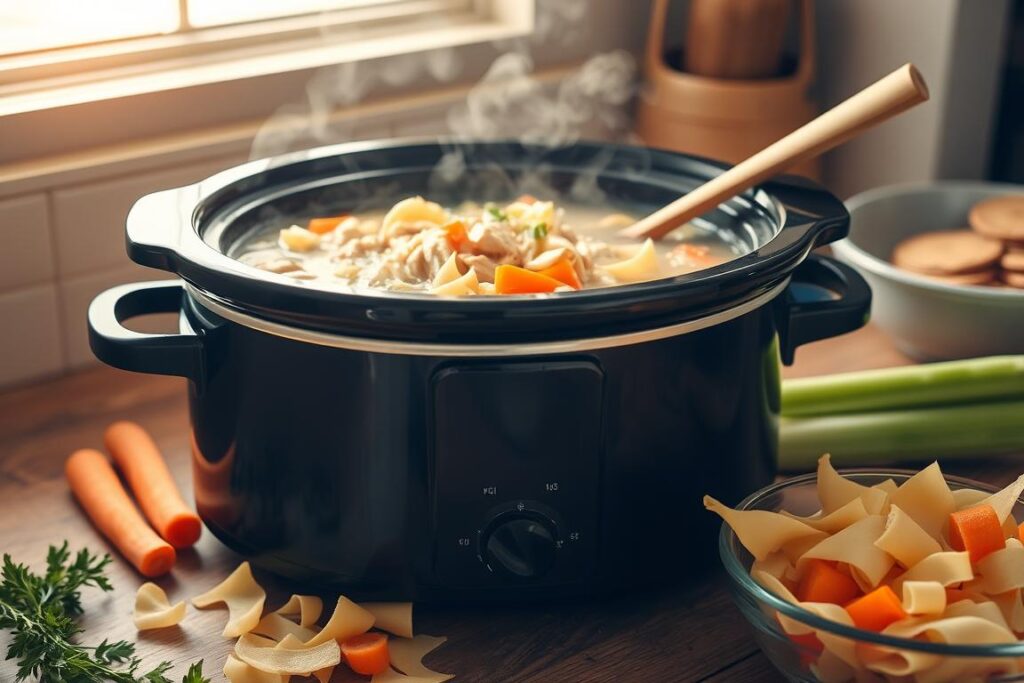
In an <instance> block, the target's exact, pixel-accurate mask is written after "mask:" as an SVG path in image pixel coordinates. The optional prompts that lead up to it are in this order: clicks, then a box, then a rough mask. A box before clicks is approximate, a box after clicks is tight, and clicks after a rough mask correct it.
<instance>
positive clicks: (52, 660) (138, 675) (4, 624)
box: [0, 541, 210, 683]
mask: <svg viewBox="0 0 1024 683" xmlns="http://www.w3.org/2000/svg"><path fill="white" fill-rule="evenodd" d="M108 564H110V556H109V555H103V556H99V555H94V554H93V553H90V552H89V551H88V550H87V549H82V550H79V551H78V552H77V553H75V555H74V557H73V558H72V555H71V551H70V550H69V549H68V543H67V541H65V542H64V543H63V544H62V545H60V546H59V547H57V546H50V549H49V552H48V553H47V555H46V573H45V574H44V575H42V576H40V575H38V574H35V573H33V572H32V571H31V570H29V568H28V567H27V566H26V565H24V564H18V563H15V562H14V560H12V559H11V556H10V555H8V554H6V553H5V554H4V556H3V565H2V567H0V630H6V631H10V632H11V635H12V638H11V642H10V644H9V645H8V646H7V659H14V660H16V661H17V664H18V673H17V677H16V679H15V680H17V681H19V682H20V681H25V680H28V679H29V678H35V679H39V680H42V681H46V682H47V683H106V682H109V683H172V682H171V679H169V678H168V677H167V676H166V674H167V672H168V671H169V670H170V668H171V663H170V662H160V663H159V664H158V665H157V666H156V667H154V668H153V669H151V670H149V671H144V672H143V671H140V669H141V668H142V662H141V661H140V659H139V658H138V657H137V656H136V655H135V645H134V643H130V642H128V641H126V640H119V641H115V642H107V641H106V640H104V641H103V642H101V643H100V644H99V645H96V646H85V645H79V644H78V643H75V642H74V638H75V636H77V635H78V634H80V633H81V632H82V629H80V628H79V627H78V626H77V624H76V623H75V621H74V617H76V616H78V615H80V614H81V613H82V602H81V594H80V589H82V588H84V587H88V586H92V587H95V588H99V589H100V590H102V591H110V590H113V586H111V585H110V582H109V581H108V580H107V578H106V576H105V574H104V570H105V569H106V567H107V565H108ZM182 683H210V681H209V679H207V678H204V677H203V666H202V662H201V661H200V662H197V663H196V664H193V665H192V666H191V667H190V668H189V670H188V673H186V674H185V677H184V679H183V682H182Z"/></svg>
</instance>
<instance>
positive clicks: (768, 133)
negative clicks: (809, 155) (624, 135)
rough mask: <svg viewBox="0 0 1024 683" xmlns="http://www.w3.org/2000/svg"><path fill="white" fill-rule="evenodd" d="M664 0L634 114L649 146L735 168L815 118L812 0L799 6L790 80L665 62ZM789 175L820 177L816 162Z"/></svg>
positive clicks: (655, 10) (659, 0)
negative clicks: (699, 70)
mask: <svg viewBox="0 0 1024 683" xmlns="http://www.w3.org/2000/svg"><path fill="white" fill-rule="evenodd" d="M668 3H669V0H655V1H654V4H653V7H652V12H651V23H650V27H649V29H648V36H647V50H646V57H645V60H644V69H645V74H646V80H647V85H646V88H645V93H644V96H643V97H641V99H640V103H639V105H638V108H637V119H636V133H637V135H638V136H639V137H640V138H641V139H642V140H643V142H644V143H645V144H647V145H649V146H651V147H661V148H665V149H672V150H676V151H680V152H686V153H688V154H696V155H698V156H704V157H709V158H711V159H718V160H720V161H727V162H730V163H737V162H739V161H742V160H743V159H746V158H747V157H749V156H750V155H752V154H753V153H755V152H757V151H759V150H760V149H762V148H764V147H767V146H768V145H770V144H771V143H773V142H775V141H776V140H778V139H779V138H781V137H783V136H784V135H786V134H787V133H790V132H792V131H793V130H795V129H796V128H799V127H800V126H801V125H803V124H804V123H807V122H808V121H810V120H811V119H812V118H814V116H815V114H816V113H817V107H816V106H815V104H814V103H813V102H812V101H811V99H810V97H809V93H808V91H809V89H810V86H811V81H812V80H813V78H814V62H815V50H814V6H813V0H801V2H800V5H799V6H800V55H799V62H798V64H797V67H796V69H795V70H794V71H793V73H792V74H790V75H788V76H785V77H781V78H762V79H753V80H739V79H716V78H708V77H705V76H699V75H696V74H691V73H686V72H683V71H679V70H677V69H674V68H672V67H671V66H669V65H668V64H667V63H666V61H665V50H664V36H665V21H666V15H667V14H668ZM793 172H794V173H798V174H801V175H806V176H809V177H812V178H817V177H818V176H819V173H820V167H819V162H818V160H816V159H815V160H811V161H808V162H805V163H803V164H801V165H799V166H797V167H796V168H794V169H793Z"/></svg>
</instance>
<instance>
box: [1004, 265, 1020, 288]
mask: <svg viewBox="0 0 1024 683" xmlns="http://www.w3.org/2000/svg"><path fill="white" fill-rule="evenodd" d="M1000 277H1001V278H1002V280H1003V282H1004V283H1005V284H1007V285H1009V286H1011V287H1014V288H1015V289H1024V273H1011V272H1010V271H1008V270H1004V271H1003V272H1002V274H1001V275H1000Z"/></svg>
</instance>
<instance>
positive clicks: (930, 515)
mask: <svg viewBox="0 0 1024 683" xmlns="http://www.w3.org/2000/svg"><path fill="white" fill-rule="evenodd" d="M889 502H890V503H891V504H892V505H896V506H898V507H899V508H900V509H901V510H903V511H904V512H906V513H907V514H908V515H910V518H911V519H913V520H914V521H915V522H917V523H918V525H919V526H920V527H921V528H922V529H924V530H925V531H927V532H928V533H929V534H930V535H931V536H932V537H934V538H942V536H943V531H944V530H945V528H946V524H947V523H948V521H949V513H951V512H953V511H954V510H956V509H957V508H956V505H955V503H954V498H953V492H952V491H950V490H949V485H948V484H946V480H945V478H944V477H943V476H942V470H941V469H939V465H938V463H932V464H931V465H929V466H928V467H925V468H924V469H923V470H921V471H920V472H918V473H917V474H915V475H914V476H912V477H911V478H910V479H908V480H906V481H905V482H903V483H902V484H901V485H900V486H899V488H898V489H896V492H895V493H893V494H892V495H891V496H890V497H889Z"/></svg>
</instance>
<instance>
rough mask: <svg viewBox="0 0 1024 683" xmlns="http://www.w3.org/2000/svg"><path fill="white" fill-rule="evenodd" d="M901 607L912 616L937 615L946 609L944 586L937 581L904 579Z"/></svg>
mask: <svg viewBox="0 0 1024 683" xmlns="http://www.w3.org/2000/svg"><path fill="white" fill-rule="evenodd" d="M903 609H904V610H906V612H907V614H913V615H914V616H921V615H925V616H938V615H940V614H942V613H943V612H944V611H945V610H946V587H945V586H943V585H942V584H941V583H939V582H938V581H904V582H903Z"/></svg>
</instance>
